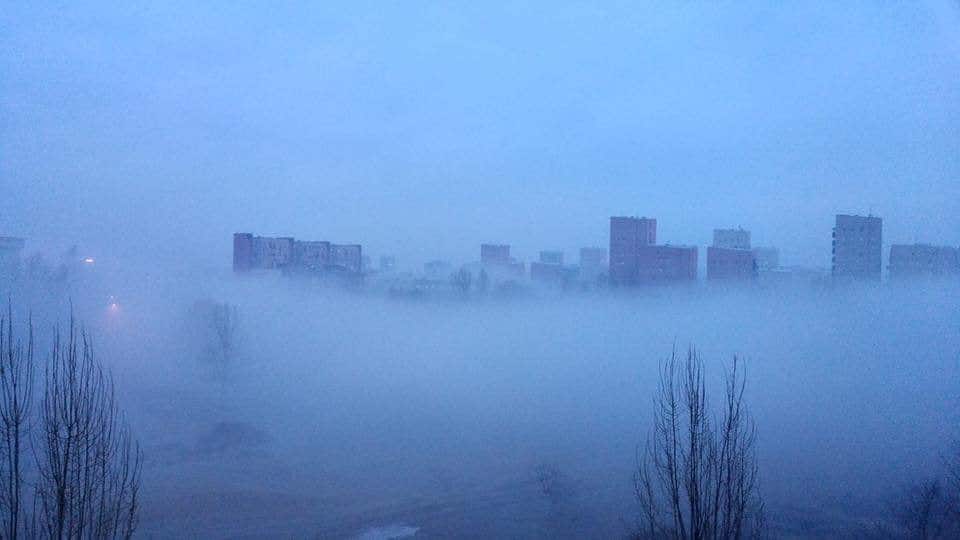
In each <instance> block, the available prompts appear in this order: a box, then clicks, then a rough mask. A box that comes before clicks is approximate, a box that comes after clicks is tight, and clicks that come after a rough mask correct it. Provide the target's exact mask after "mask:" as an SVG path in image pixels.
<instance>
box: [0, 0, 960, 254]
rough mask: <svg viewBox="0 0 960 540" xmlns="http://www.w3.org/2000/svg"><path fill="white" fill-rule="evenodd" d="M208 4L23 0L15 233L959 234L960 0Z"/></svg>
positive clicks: (8, 138)
mask: <svg viewBox="0 0 960 540" xmlns="http://www.w3.org/2000/svg"><path fill="white" fill-rule="evenodd" d="M178 4H179V5H178ZM196 4H197V3H196V2H183V3H177V2H163V3H160V4H157V3H151V4H148V5H140V6H122V7H117V6H102V5H97V4H90V3H82V2H75V3H65V4H63V5H47V6H45V7H44V6H37V5H35V4H34V3H26V2H4V6H3V7H2V9H0V28H2V29H3V30H2V31H0V185H2V193H3V196H2V197H0V235H3V234H13V235H19V236H26V237H28V238H31V239H32V240H33V241H34V244H33V245H34V246H42V245H45V244H47V245H49V244H62V243H71V242H76V243H78V244H80V245H81V246H83V247H84V250H85V251H95V252H98V253H101V254H102V255H103V256H113V255H115V256H121V257H148V256H151V257H159V258H161V259H175V258H180V259H183V260H195V261H198V262H200V263H202V264H204V265H208V266H215V265H223V266H224V267H225V266H226V265H227V264H228V261H229V250H230V234H231V233H232V232H234V231H251V232H256V233H260V234H283V235H292V236H296V237H301V238H317V239H329V240H334V241H350V242H360V243H363V244H364V245H365V247H367V249H368V252H369V253H370V254H371V255H373V256H377V255H379V254H381V253H384V252H392V253H398V254H400V255H401V257H403V258H405V259H406V260H407V261H408V262H411V263H419V262H422V260H426V259H430V258H435V257H448V258H452V259H456V260H462V259H467V258H476V256H477V251H478V250H477V244H479V243H480V242H482V241H496V242H509V243H512V244H514V245H515V246H516V248H515V249H516V251H517V253H518V255H520V256H523V257H529V256H532V255H533V254H534V253H535V252H536V251H537V250H539V249H543V248H553V247H556V248H564V249H567V250H573V249H574V248H576V247H578V246H581V245H605V244H606V242H607V218H608V216H610V215H612V214H618V215H619V214H633V215H647V216H655V217H657V218H659V224H660V233H659V236H660V238H661V240H665V241H670V242H673V243H689V244H700V245H705V244H706V243H708V242H709V240H710V236H711V230H712V229H713V228H714V227H720V226H736V225H742V226H743V227H745V228H749V229H751V230H752V231H753V237H754V243H755V244H774V245H778V246H779V247H780V248H781V250H782V258H783V262H785V263H799V264H815V265H827V264H828V263H829V249H830V227H831V226H832V221H833V214H835V213H837V212H848V213H867V212H869V211H872V212H873V213H874V214H877V215H881V216H883V217H884V219H885V222H884V228H885V230H884V236H885V238H884V240H885V243H889V242H912V241H915V240H918V241H928V242H933V243H948V244H953V245H956V244H960V4H958V3H957V2H903V3H892V2H875V3H870V2H863V3H855V2H851V3H842V5H840V4H834V3H830V5H815V4H808V3H803V4H800V3H798V4H795V5H789V6H784V5H780V4H781V3H775V4H776V5H775V6H771V5H768V4H769V3H767V2H761V3H756V4H754V5H749V4H744V3H736V4H733V3H710V4H705V3H687V2H676V3H673V2H664V3H646V4H645V5H643V6H639V5H637V4H638V3H637V2H609V3H606V4H605V7H596V6H593V5H590V3H570V4H565V5H562V6H561V5H559V3H557V2H529V3H523V4H524V5H520V4H519V3H518V4H508V5H504V6H499V7H497V6H491V5H489V3H487V2H482V3H477V2H465V3H463V4H460V5H456V4H446V5H443V6H438V5H435V4H432V3H431V4H426V3H425V4H423V5H417V4H414V3H410V2H397V3H387V2H344V3H342V4H340V5H336V4H335V3H333V2H330V3H323V2H314V3H311V4H313V5H311V6H309V7H303V6H298V5H293V3H289V4H288V3H280V2H269V3H263V4H261V5H259V6H252V5H245V6H238V5H234V4H235V3H232V2H231V3H223V4H220V5H214V4H213V3H204V4H206V5H204V6H198V5H196ZM568 257H570V258H572V259H575V256H574V254H573V253H572V252H569V254H568Z"/></svg>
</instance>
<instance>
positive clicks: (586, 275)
mask: <svg viewBox="0 0 960 540" xmlns="http://www.w3.org/2000/svg"><path fill="white" fill-rule="evenodd" d="M608 269H609V263H608V262H607V250H606V248H599V247H585V248H580V280H581V281H596V280H598V279H600V278H601V277H602V276H603V275H605V274H606V273H607V270H608Z"/></svg>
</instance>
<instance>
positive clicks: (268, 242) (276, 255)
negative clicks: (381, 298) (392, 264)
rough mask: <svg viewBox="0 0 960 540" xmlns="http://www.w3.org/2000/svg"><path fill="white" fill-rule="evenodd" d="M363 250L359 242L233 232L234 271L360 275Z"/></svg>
mask: <svg viewBox="0 0 960 540" xmlns="http://www.w3.org/2000/svg"><path fill="white" fill-rule="evenodd" d="M362 257H363V250H362V248H361V246H360V245H358V244H347V245H341V244H332V243H330V242H326V241H315V240H295V239H293V238H291V237H270V236H254V235H253V234H250V233H235V234H234V235H233V270H234V271H235V272H245V271H249V270H274V269H278V270H285V271H291V272H304V271H312V272H324V271H330V270H338V271H341V272H345V273H356V274H359V273H360V271H361V265H362V260H363V259H362Z"/></svg>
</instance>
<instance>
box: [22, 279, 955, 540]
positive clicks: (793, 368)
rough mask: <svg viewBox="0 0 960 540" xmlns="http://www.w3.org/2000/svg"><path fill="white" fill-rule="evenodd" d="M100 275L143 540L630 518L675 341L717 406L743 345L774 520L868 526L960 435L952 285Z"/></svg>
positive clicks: (516, 529)
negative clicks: (579, 284) (730, 286)
mask: <svg viewBox="0 0 960 540" xmlns="http://www.w3.org/2000/svg"><path fill="white" fill-rule="evenodd" d="M94 291H96V292H94ZM104 291H106V289H105V288H104V287H103V284H102V283H101V284H97V285H90V286H88V287H84V288H83V290H78V291H75V293H74V295H75V296H74V309H75V311H76V312H77V313H78V316H79V317H80V318H81V319H83V320H84V321H85V323H86V324H87V325H88V327H89V328H90V329H91V331H92V333H93V335H94V337H95V341H96V345H97V349H98V353H99V354H100V356H101V358H102V359H103V361H104V362H105V363H106V364H107V365H110V366H112V369H113V370H114V375H115V377H116V381H117V387H118V391H119V393H120V399H121V401H122V403H123V405H124V407H125V409H126V411H127V414H128V417H129V422H130V424H131V426H132V427H133V429H134V431H135V432H136V433H137V434H138V436H139V439H140V441H141V443H142V444H143V447H144V452H145V458H146V461H145V466H144V482H143V497H144V507H143V516H142V526H141V532H143V533H145V534H147V535H158V536H163V537H169V536H205V537H225V536H234V537H235V536H238V535H241V534H243V535H250V536H290V535H303V534H316V535H319V536H321V537H328V536H331V537H338V536H352V535H359V534H361V533H362V532H363V531H365V530H367V529H368V528H370V527H378V526H388V527H389V526H394V527H409V528H411V530H412V528H416V527H419V528H420V530H419V534H420V535H423V536H425V537H430V536H449V535H459V536H499V537H504V536H507V537H511V536H512V537H516V536H553V537H556V536H570V537H583V536H589V537H610V536H616V535H621V534H625V533H626V532H627V531H628V529H629V527H630V526H632V524H633V523H634V519H635V517H636V511H637V509H636V506H635V502H634V499H633V495H632V492H631V489H632V484H631V475H632V472H633V470H634V467H635V466H636V452H637V447H638V445H642V444H643V441H644V440H645V438H646V436H647V434H648V431H649V429H650V422H651V419H652V397H653V395H654V392H655V391H656V386H657V380H658V379H657V376H658V371H657V368H658V365H659V362H661V361H662V360H663V359H664V358H665V357H666V356H668V355H669V354H670V352H671V350H672V349H673V348H675V347H676V348H677V349H679V350H685V349H686V348H687V347H688V346H690V345H695V346H696V347H697V348H698V349H699V350H700V351H701V353H702V354H703V357H704V359H705V361H706V366H707V370H708V372H707V380H708V381H709V382H710V383H712V384H715V389H716V390H715V392H714V395H715V396H716V399H718V400H719V397H720V395H719V393H718V392H719V391H720V389H721V386H720V385H721V383H722V377H723V374H724V370H725V369H727V367H729V365H730V363H731V360H732V358H733V356H734V355H738V356H739V357H740V358H741V359H743V360H744V361H745V365H746V369H747V371H746V376H747V396H746V401H747V403H748V404H749V406H750V410H751V412H752V414H753V416H754V418H755V420H756V423H757V429H758V437H759V439H758V451H759V460H760V462H759V464H760V474H761V486H762V491H763V494H764V496H765V498H766V500H767V507H768V511H769V513H770V516H771V520H770V521H771V525H772V527H774V528H775V529H776V530H780V531H782V532H790V533H791V534H799V535H831V534H837V532H838V531H842V530H848V529H849V528H851V527H856V526H857V524H859V523H863V522H869V521H870V520H876V519H879V518H880V517H882V514H883V511H884V510H883V509H884V505H885V504H886V502H887V501H888V500H889V499H890V497H891V496H893V495H894V494H895V493H896V491H897V490H898V489H900V488H902V486H903V485H905V484H907V483H909V482H915V481H918V480H922V479H924V478H926V477H928V476H930V475H934V474H936V473H937V472H938V471H939V468H940V466H941V456H942V455H944V454H945V453H948V452H950V451H951V450H952V448H953V444H954V442H955V440H956V438H957V436H958V430H957V427H958V426H960V423H958V420H960V419H958V415H957V412H956V411H957V402H958V400H957V398H958V390H960V387H958V382H960V379H958V371H960V366H958V359H960V308H958V306H957V302H956V298H960V288H958V287H957V286H956V285H954V284H942V283H941V284H935V283H925V284H914V285H902V286H899V285H883V286H877V287H870V288H842V287H837V288H808V289H774V290H754V291H750V290H741V291H735V292H722V291H718V290H710V289H708V288H701V289H696V290H666V289H664V290H660V289H650V290H641V291H638V292H636V293H634V294H621V295H617V294H612V293H597V294H595V295H570V296H562V297H556V298H550V299H543V298H540V299H538V298H523V299H518V300H513V301H483V300H471V301H469V302H412V301H397V300H389V299H386V298H382V297H377V296H371V295H364V294H361V293H346V292H341V291H336V290H332V289H315V288H311V287H308V286H305V285H303V284H296V283H291V282H284V281H280V280H274V279H270V278H263V279H235V278H232V277H229V278H228V277H224V278H222V279H221V278H220V277H216V278H203V279H194V278H191V279H186V278H183V279H173V278H168V277H165V278H156V279H154V280H152V281H149V282H148V283H146V284H144V285H142V286H136V287H133V286H131V287H127V288H124V289H123V290H120V291H113V293H112V294H115V300H114V301H113V302H112V303H105V302H103V301H101V297H103V296H104V294H102V293H103V292H104ZM14 301H15V302H16V303H17V305H18V308H23V309H26V308H27V307H29V306H28V305H27V304H29V303H30V301H31V299H30V298H27V297H26V296H24V297H17V295H15V298H14ZM218 302H220V303H222V302H226V303H228V304H230V305H233V306H236V314H237V324H236V328H235V332H234V338H233V348H232V351H231V353H230V354H229V355H223V354H221V351H220V349H219V348H218V341H217V336H216V332H215V331H213V330H212V329H211V327H210V324H209V323H210V321H209V317H208V316H207V314H208V313H209V309H208V307H209V306H210V305H216V303H218ZM114 304H115V305H114ZM65 309H66V308H65V305H64V304H63V303H60V304H56V305H53V304H46V305H44V306H40V307H37V306H34V310H35V311H37V312H38V313H39V314H38V315H35V318H38V317H39V318H46V319H49V320H53V319H56V318H57V317H60V318H63V316H64V313H65ZM43 324H48V323H47V321H44V323H43ZM711 390H714V389H713V388H711ZM544 470H547V471H550V472H551V475H552V476H551V478H554V480H555V482H554V483H555V486H554V487H555V492H556V493H555V494H553V495H550V496H547V495H545V494H544V493H542V491H541V489H540V484H539V483H538V471H540V472H541V473H542V471H544ZM541 479H542V478H541Z"/></svg>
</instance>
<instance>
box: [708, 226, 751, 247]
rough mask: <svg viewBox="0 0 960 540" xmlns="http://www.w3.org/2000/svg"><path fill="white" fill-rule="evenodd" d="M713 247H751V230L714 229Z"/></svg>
mask: <svg viewBox="0 0 960 540" xmlns="http://www.w3.org/2000/svg"><path fill="white" fill-rule="evenodd" d="M713 247H715V248H722V249H750V231H746V230H744V229H742V228H739V227H738V228H736V229H714V230H713Z"/></svg>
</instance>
